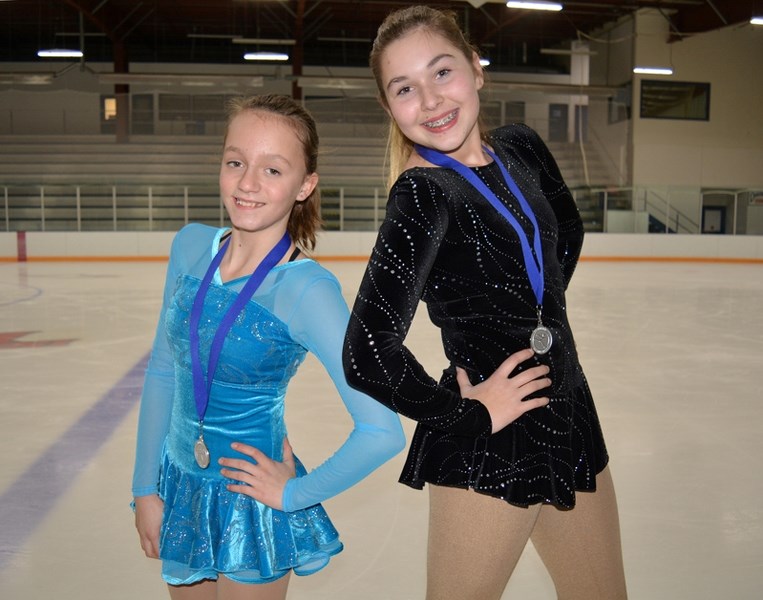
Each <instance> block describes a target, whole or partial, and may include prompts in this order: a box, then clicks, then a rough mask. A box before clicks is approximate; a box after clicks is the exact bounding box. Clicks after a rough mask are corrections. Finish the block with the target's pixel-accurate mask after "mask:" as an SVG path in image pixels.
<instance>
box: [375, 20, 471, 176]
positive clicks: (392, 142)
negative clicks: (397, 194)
mask: <svg viewBox="0 0 763 600" xmlns="http://www.w3.org/2000/svg"><path fill="white" fill-rule="evenodd" d="M416 29H423V30H425V31H428V32H430V33H432V34H435V35H439V36H442V37H443V38H445V39H446V40H447V41H448V42H449V43H451V44H452V45H453V46H455V47H456V48H458V50H460V51H461V52H462V53H463V55H464V56H465V57H466V59H467V60H468V61H469V62H471V60H472V57H473V56H474V53H475V52H477V48H476V47H475V46H474V45H472V44H471V43H470V42H469V41H468V40H467V38H466V35H465V34H464V32H463V31H462V30H461V27H460V26H459V25H458V21H457V19H456V13H455V12H453V11H451V10H437V9H435V8H431V7H429V6H409V7H408V8H402V9H399V10H396V11H394V12H392V13H390V14H389V15H387V18H386V19H384V21H383V22H382V24H381V25H380V26H379V29H378V30H377V32H376V39H375V40H374V43H373V46H372V48H371V55H370V56H369V65H370V67H371V72H372V73H373V75H374V78H375V79H376V86H377V88H378V91H379V101H380V102H381V104H382V106H383V107H384V108H385V109H386V108H388V105H387V97H386V95H385V91H384V82H383V81H382V72H381V71H382V68H381V60H382V55H383V54H384V51H385V50H386V49H387V47H388V46H389V45H390V44H391V43H392V42H395V41H397V40H399V39H400V38H402V37H403V36H405V35H407V34H409V33H411V32H413V31H414V30H416ZM481 121H482V119H480V130H481V131H483V130H484V129H483V127H482V123H481ZM411 152H413V143H412V142H411V141H410V140H409V139H408V138H406V137H405V135H404V134H403V132H402V131H401V130H400V128H399V127H398V126H397V123H395V120H394V119H390V127H389V135H388V138H387V160H388V163H389V174H388V178H387V183H388V186H389V187H392V184H393V183H394V182H395V180H396V179H397V177H398V176H399V175H400V173H402V172H403V168H404V166H405V163H406V162H407V161H408V158H409V157H410V155H411Z"/></svg>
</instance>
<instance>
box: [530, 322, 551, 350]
mask: <svg viewBox="0 0 763 600" xmlns="http://www.w3.org/2000/svg"><path fill="white" fill-rule="evenodd" d="M553 341H554V338H553V336H552V335H551V330H550V329H548V328H547V327H544V326H543V325H538V326H537V327H536V328H535V329H534V330H533V332H532V335H530V348H532V349H533V352H535V354H545V353H546V352H548V351H549V350H550V349H551V344H552V343H553Z"/></svg>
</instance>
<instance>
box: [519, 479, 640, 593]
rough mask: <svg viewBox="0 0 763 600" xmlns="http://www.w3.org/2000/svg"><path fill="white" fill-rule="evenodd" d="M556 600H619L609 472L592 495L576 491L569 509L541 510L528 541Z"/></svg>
mask: <svg viewBox="0 0 763 600" xmlns="http://www.w3.org/2000/svg"><path fill="white" fill-rule="evenodd" d="M530 539H531V540H532V543H533V545H534V546H535V549H536V550H537V551H538V554H539V555H540V557H541V559H542V560H543V563H544V564H545V565H546V568H547V569H548V571H549V573H550V574H551V578H552V579H553V580H554V586H555V587H556V593H557V595H558V598H559V600H624V599H625V598H626V597H627V594H626V591H625V574H624V572H623V559H622V550H621V547H620V523H619V518H618V515H617V501H616V498H615V490H614V486H613V485H612V477H611V475H610V472H609V468H606V469H604V471H602V472H601V473H599V474H598V475H597V477H596V491H595V492H578V493H577V494H576V501H575V508H573V509H572V510H559V509H557V508H555V507H553V506H550V505H544V506H543V508H542V509H541V511H540V515H539V516H538V521H537V523H536V524H535V528H534V529H533V532H532V535H531V538H530Z"/></svg>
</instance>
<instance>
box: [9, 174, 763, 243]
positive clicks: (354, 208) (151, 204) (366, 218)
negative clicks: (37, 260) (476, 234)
mask: <svg viewBox="0 0 763 600" xmlns="http://www.w3.org/2000/svg"><path fill="white" fill-rule="evenodd" d="M761 189H763V186H761ZM0 191H1V193H2V199H3V203H2V208H1V210H2V221H0V222H2V223H3V224H4V230H5V231H176V230H178V229H180V227H182V226H183V225H185V224H187V223H189V222H200V223H207V224H209V225H214V226H222V225H224V224H225V223H226V219H227V217H226V214H225V210H224V207H223V205H222V203H221V202H220V198H219V193H218V189H217V186H216V184H208V185H207V184H195V185H172V184H159V185H149V184H129V183H104V184H97V183H86V184H79V185H78V184H68V183H58V184H44V185H40V184H33V183H29V184H22V183H15V184H8V185H3V184H1V183H0ZM572 193H573V196H574V198H575V201H576V203H577V205H578V209H579V211H580V214H581V217H582V218H583V222H584V224H585V226H586V229H587V230H588V231H599V232H621V233H647V232H650V233H689V234H699V233H702V226H701V223H702V214H703V209H704V207H705V206H706V204H705V203H704V199H705V197H706V196H708V197H710V196H712V197H713V198H716V197H717V196H718V194H719V192H717V191H713V190H704V191H703V190H700V189H698V188H682V187H675V188H670V187H659V188H657V187H655V188H650V187H639V188H629V187H622V188H617V187H608V188H577V189H573V190H572ZM723 194H724V195H725V196H726V197H727V198H728V201H727V204H726V206H723V207H721V208H722V209H723V210H724V211H726V212H727V213H728V218H727V219H726V222H727V223H728V226H727V227H726V229H725V230H724V231H721V232H719V233H729V234H748V233H749V234H758V235H759V234H761V233H762V232H761V231H760V229H761V228H762V227H763V225H761V224H763V202H761V199H763V192H761V191H755V190H753V189H740V190H724V191H723ZM321 198H322V202H321V211H322V216H323V219H324V222H325V225H324V226H325V228H326V229H327V230H331V231H376V230H377V229H378V228H379V224H380V223H381V220H382V219H383V218H384V210H385V204H386V191H385V190H384V189H383V188H381V187H375V186H371V185H363V184H357V185H332V184H330V183H327V184H325V185H323V186H322V189H321ZM692 215H696V216H694V217H693V216H692Z"/></svg>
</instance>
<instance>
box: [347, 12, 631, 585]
mask: <svg viewBox="0 0 763 600" xmlns="http://www.w3.org/2000/svg"><path fill="white" fill-rule="evenodd" d="M371 68H372V71H373V73H374V76H375V77H376V81H377V84H378V88H379V94H380V98H381V102H382V104H383V106H384V108H385V109H386V110H387V112H388V114H389V115H390V117H391V130H390V131H391V133H390V156H389V163H390V166H391V182H390V183H391V186H390V195H389V201H388V205H387V214H386V218H385V220H384V222H383V224H382V226H381V228H380V230H379V235H378V238H377V241H376V244H375V247H374V249H373V253H372V255H371V258H370V261H369V263H368V267H367V270H366V273H365V276H364V279H363V282H362V284H361V287H360V290H359V293H358V296H357V300H356V302H355V305H354V308H353V312H352V317H351V319H350V324H349V328H348V331H347V336H346V339H345V347H344V367H345V371H346V374H347V379H348V381H349V382H350V384H351V385H353V386H354V387H357V388H358V389H360V390H362V391H364V392H365V393H367V394H369V395H370V396H373V397H375V398H376V399H377V400H379V401H380V402H382V403H384V404H385V405H386V406H388V407H390V408H392V409H394V410H395V411H397V412H399V413H400V414H402V415H405V416H407V417H409V418H412V419H414V420H416V421H417V423H418V424H417V428H416V432H415V435H414V437H413V440H412V442H411V446H410V450H409V454H408V460H407V462H406V465H405V468H404V470H403V473H402V475H401V481H402V482H403V483H405V484H407V485H410V486H412V487H415V488H422V487H423V486H424V484H425V483H429V484H430V485H429V486H428V487H429V497H430V511H429V513H430V517H429V519H430V521H429V550H428V572H427V598H429V599H433V600H434V599H437V600H440V599H442V600H446V599H447V600H451V599H453V598H458V599H468V600H480V599H483V598H484V599H495V598H500V596H501V594H502V592H503V590H504V588H505V586H506V583H507V581H508V579H509V577H510V575H511V573H512V571H513V569H514V567H515V565H516V563H517V561H518V559H519V557H520V555H521V553H522V551H523V549H524V547H525V545H526V543H527V540H528V539H531V540H532V542H533V544H534V546H535V547H536V549H537V550H538V552H539V554H540V556H541V558H542V560H543V561H544V563H545V565H546V567H547V568H548V570H549V572H550V574H551V576H552V578H553V580H554V583H555V585H556V588H557V592H558V594H559V597H560V598H565V599H570V598H580V599H585V600H596V599H600V600H619V599H622V598H625V597H626V591H625V578H624V574H623V566H622V555H621V549H620V534H619V523H618V515H617V505H616V500H615V494H614V489H613V485H612V479H611V476H610V473H609V469H608V467H607V463H608V456H607V451H606V447H605V444H604V439H603V437H602V433H601V429H600V427H599V421H598V418H597V416H596V410H595V408H594V404H593V400H592V397H591V393H590V391H589V388H588V385H587V383H586V380H585V377H584V375H583V371H582V369H581V367H580V364H579V362H578V356H577V352H576V348H575V342H574V340H573V336H572V332H571V331H570V327H569V323H568V321H567V314H566V306H565V289H566V288H567V285H568V284H569V281H570V278H571V277H572V274H573V271H574V269H575V265H576V263H577V259H578V256H579V254H580V249H581V246H582V241H583V225H582V222H581V219H580V216H579V214H578V211H577V208H576V206H575V203H574V200H573V198H572V196H571V194H570V192H569V190H568V189H567V186H566V185H565V184H564V181H563V180H562V177H561V175H560V173H559V170H558V168H557V166H556V163H555V161H554V159H553V158H552V156H551V155H550V153H549V152H548V149H547V148H546V146H545V145H544V144H543V142H542V141H541V139H540V137H539V136H538V135H537V134H536V133H535V132H534V131H533V130H531V129H530V128H528V127H526V126H524V125H509V126H505V127H502V128H499V129H497V130H495V131H492V132H489V133H488V132H483V131H482V130H481V128H480V123H479V121H480V119H479V113H480V101H479V90H480V89H481V87H482V85H483V83H484V77H483V73H482V68H481V66H480V64H479V58H478V55H477V53H476V52H475V50H474V49H473V47H472V46H470V45H469V43H468V42H467V41H466V40H465V38H464V35H463V33H462V32H461V30H460V28H459V27H458V25H457V23H456V20H455V17H454V15H453V14H451V13H447V12H441V11H438V10H435V9H432V8H428V7H421V6H414V7H410V8H406V9H402V10H400V11H396V12H394V13H392V14H391V15H390V16H389V17H388V18H387V19H386V20H385V21H384V23H383V24H382V25H381V27H380V28H379V31H378V35H377V37H376V40H375V42H374V46H373V50H372V52H371ZM420 300H423V301H424V302H425V303H426V305H427V310H428V312H429V317H430V319H431V321H432V322H433V323H434V324H435V325H436V326H437V327H439V328H440V330H441V335H442V342H443V349H444V352H445V355H446V357H447V358H448V360H449V361H450V366H448V368H446V369H445V371H444V372H443V374H442V376H441V378H440V380H439V381H436V380H434V379H433V378H432V377H431V376H430V375H429V374H427V373H426V372H425V370H424V369H423V367H422V366H421V364H420V363H419V362H418V361H417V360H416V358H415V357H414V356H413V355H412V354H411V352H410V351H409V350H408V349H407V348H406V347H405V345H404V340H405V336H406V334H407V332H408V329H409V327H410V325H411V322H412V320H413V317H414V313H415V311H416V308H417V306H418V303H419V301H420Z"/></svg>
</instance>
